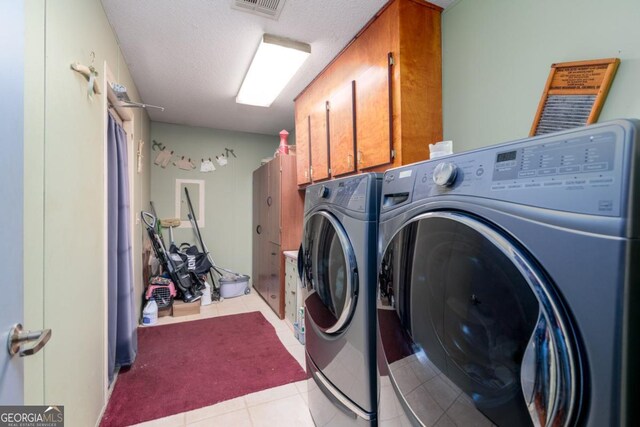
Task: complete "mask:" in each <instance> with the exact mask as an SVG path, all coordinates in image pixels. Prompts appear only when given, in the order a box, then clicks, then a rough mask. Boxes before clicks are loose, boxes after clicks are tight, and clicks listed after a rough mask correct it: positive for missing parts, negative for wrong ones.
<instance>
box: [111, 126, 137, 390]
mask: <svg viewBox="0 0 640 427" xmlns="http://www.w3.org/2000/svg"><path fill="white" fill-rule="evenodd" d="M127 163H128V161H127V135H126V133H125V132H124V129H122V126H120V125H119V124H118V123H117V122H116V120H115V119H114V118H113V117H111V114H109V128H108V135H107V167H108V171H107V179H108V190H107V191H108V216H109V220H108V222H109V229H108V231H109V233H108V234H109V235H108V240H109V246H108V264H109V266H108V268H109V273H108V274H109V275H108V280H109V301H108V307H109V310H108V313H109V319H108V321H109V349H108V350H109V382H111V381H112V380H113V374H114V372H115V368H116V366H128V365H131V364H132V363H133V361H134V359H135V357H136V352H137V351H138V336H137V333H136V326H137V319H136V318H135V305H134V294H133V268H132V265H131V252H132V248H131V235H130V230H131V229H130V224H129V223H130V221H129V218H130V217H129V214H130V205H129V173H128V170H129V168H128V164H127Z"/></svg>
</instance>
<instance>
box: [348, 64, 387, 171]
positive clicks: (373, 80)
mask: <svg viewBox="0 0 640 427" xmlns="http://www.w3.org/2000/svg"><path fill="white" fill-rule="evenodd" d="M389 85H390V81H389V71H388V66H387V57H386V56H385V57H383V58H381V60H380V62H379V63H378V64H377V65H372V66H371V67H369V68H368V69H366V70H365V71H364V72H363V73H362V74H360V75H359V76H358V77H357V78H356V129H357V132H356V134H357V141H358V144H357V150H356V151H357V156H356V157H357V164H358V170H364V169H369V168H372V167H375V166H380V165H384V164H387V163H390V162H391V150H392V135H391V130H390V123H391V121H390V112H391V104H390V102H389Z"/></svg>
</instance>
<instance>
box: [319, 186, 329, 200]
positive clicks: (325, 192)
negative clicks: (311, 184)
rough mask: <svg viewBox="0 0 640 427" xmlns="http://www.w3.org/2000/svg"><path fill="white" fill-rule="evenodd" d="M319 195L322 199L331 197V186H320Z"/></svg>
mask: <svg viewBox="0 0 640 427" xmlns="http://www.w3.org/2000/svg"><path fill="white" fill-rule="evenodd" d="M318 197H320V198H321V199H326V198H327V197H329V188H328V187H327V186H325V185H322V186H320V188H319V189H318Z"/></svg>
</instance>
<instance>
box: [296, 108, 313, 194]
mask: <svg viewBox="0 0 640 427" xmlns="http://www.w3.org/2000/svg"><path fill="white" fill-rule="evenodd" d="M300 109H301V108H300V104H298V103H296V179H297V183H298V185H299V186H300V185H306V184H309V183H310V182H311V173H310V170H309V168H310V167H311V162H310V161H309V116H308V115H306V114H304V113H306V111H305V112H303V113H300Z"/></svg>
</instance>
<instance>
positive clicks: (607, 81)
mask: <svg viewBox="0 0 640 427" xmlns="http://www.w3.org/2000/svg"><path fill="white" fill-rule="evenodd" d="M619 64H620V59H618V58H607V59H596V60H593V61H577V62H561V63H558V64H552V65H551V72H550V73H549V77H548V78H547V84H546V85H545V88H544V92H543V93H542V98H541V99H540V103H539V104H538V111H537V112H536V117H535V119H534V120H533V125H532V126H531V131H530V132H529V136H534V135H542V134H545V133H549V132H555V131H559V130H563V129H571V128H575V127H578V126H584V125H587V124H589V123H594V122H595V121H596V120H598V116H599V115H600V110H601V109H602V105H603V104H604V100H605V99H606V97H607V93H609V88H610V87H611V82H612V81H613V77H614V75H615V73H616V70H617V69H618V65H619Z"/></svg>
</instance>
